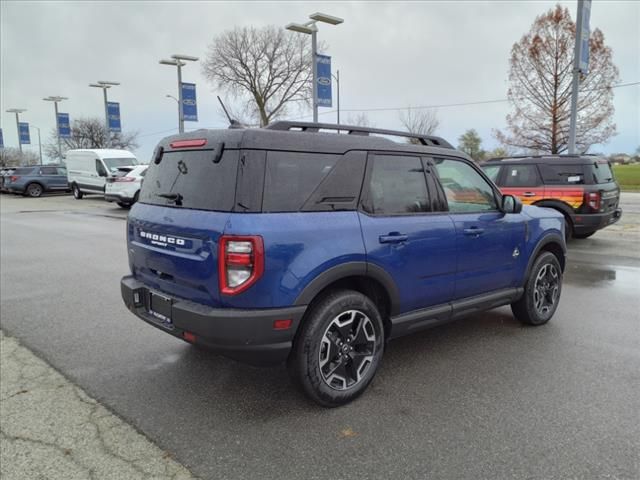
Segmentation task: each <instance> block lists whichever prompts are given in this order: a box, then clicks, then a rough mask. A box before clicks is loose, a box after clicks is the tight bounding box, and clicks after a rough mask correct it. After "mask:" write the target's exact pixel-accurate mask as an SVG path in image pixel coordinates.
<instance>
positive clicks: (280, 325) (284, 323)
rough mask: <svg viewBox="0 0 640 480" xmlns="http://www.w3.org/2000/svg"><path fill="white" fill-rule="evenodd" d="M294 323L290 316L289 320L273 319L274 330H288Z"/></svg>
mask: <svg viewBox="0 0 640 480" xmlns="http://www.w3.org/2000/svg"><path fill="white" fill-rule="evenodd" d="M292 324H293V320H291V319H290V318H289V319H287V320H274V321H273V329H274V330H286V329H287V328H291V325H292Z"/></svg>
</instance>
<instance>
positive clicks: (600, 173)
mask: <svg viewBox="0 0 640 480" xmlns="http://www.w3.org/2000/svg"><path fill="white" fill-rule="evenodd" d="M590 169H591V174H592V176H593V183H609V182H613V172H612V171H611V167H610V166H609V164H608V163H607V162H596V163H594V164H592V165H590Z"/></svg>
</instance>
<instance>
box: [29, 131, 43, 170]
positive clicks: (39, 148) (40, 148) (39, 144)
mask: <svg viewBox="0 0 640 480" xmlns="http://www.w3.org/2000/svg"><path fill="white" fill-rule="evenodd" d="M31 126H32V127H33V128H37V129H38V150H39V151H40V165H42V141H41V139H40V127H36V126H35V125H31Z"/></svg>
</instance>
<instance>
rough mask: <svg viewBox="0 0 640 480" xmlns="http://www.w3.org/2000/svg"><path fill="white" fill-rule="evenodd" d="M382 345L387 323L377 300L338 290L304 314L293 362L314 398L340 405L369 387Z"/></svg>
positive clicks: (294, 371)
mask: <svg viewBox="0 0 640 480" xmlns="http://www.w3.org/2000/svg"><path fill="white" fill-rule="evenodd" d="M383 351H384V327H383V324H382V318H381V316H380V313H379V312H378V309H377V308H376V305H375V304H374V303H373V302H372V301H371V300H370V299H369V298H368V297H366V296H365V295H363V294H361V293H359V292H355V291H352V290H339V291H335V292H331V293H329V294H327V295H326V296H324V297H323V298H322V299H320V300H319V301H317V302H316V303H314V304H313V305H312V306H311V307H310V310H309V311H308V312H307V313H306V314H305V318H304V322H303V324H302V326H301V330H300V331H299V332H298V335H297V336H296V339H295V341H294V343H293V349H292V351H291V355H290V356H289V360H288V367H289V372H290V374H291V377H292V378H293V380H294V381H295V382H296V383H297V384H298V386H299V387H300V388H301V389H302V390H303V392H304V393H305V394H306V395H307V396H308V397H309V398H311V399H312V400H314V401H315V402H317V403H319V404H320V405H322V406H324V407H338V406H340V405H344V404H346V403H349V402H351V401H352V400H354V399H355V398H357V397H358V396H359V395H361V394H362V392H364V391H365V390H366V388H367V387H368V385H369V383H371V380H373V377H374V376H375V374H376V371H377V369H378V366H379V365H380V361H381V360H382V354H383ZM323 359H324V361H323Z"/></svg>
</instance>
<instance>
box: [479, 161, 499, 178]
mask: <svg viewBox="0 0 640 480" xmlns="http://www.w3.org/2000/svg"><path fill="white" fill-rule="evenodd" d="M482 170H484V173H486V174H487V177H489V178H490V179H491V180H492V181H494V182H495V181H496V180H497V179H498V174H499V173H500V165H487V166H484V167H482Z"/></svg>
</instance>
